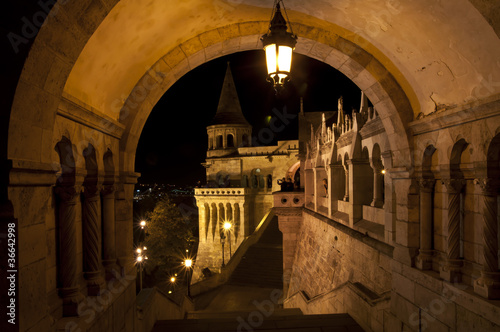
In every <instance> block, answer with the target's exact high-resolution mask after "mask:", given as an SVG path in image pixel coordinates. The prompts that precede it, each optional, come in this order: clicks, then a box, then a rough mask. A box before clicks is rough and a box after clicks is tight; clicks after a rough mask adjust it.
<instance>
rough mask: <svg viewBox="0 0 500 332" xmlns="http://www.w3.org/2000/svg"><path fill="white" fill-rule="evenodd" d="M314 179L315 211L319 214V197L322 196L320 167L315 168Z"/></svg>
mask: <svg viewBox="0 0 500 332" xmlns="http://www.w3.org/2000/svg"><path fill="white" fill-rule="evenodd" d="M313 174H314V175H313V176H314V177H313V179H314V211H316V212H318V206H319V196H320V194H321V188H318V167H314V168H313Z"/></svg>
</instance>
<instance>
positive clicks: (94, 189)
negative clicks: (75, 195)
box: [83, 184, 99, 200]
mask: <svg viewBox="0 0 500 332" xmlns="http://www.w3.org/2000/svg"><path fill="white" fill-rule="evenodd" d="M83 195H84V196H85V199H86V200H96V199H98V198H99V187H98V186H97V185H95V184H91V185H85V186H84V187H83Z"/></svg>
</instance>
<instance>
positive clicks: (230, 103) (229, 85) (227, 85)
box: [210, 62, 250, 126]
mask: <svg viewBox="0 0 500 332" xmlns="http://www.w3.org/2000/svg"><path fill="white" fill-rule="evenodd" d="M221 124H240V125H246V126H250V124H249V123H248V122H247V120H246V119H245V117H244V116H243V112H242V111H241V106H240V100H239V99H238V93H237V92H236V86H235V85H234V80H233V75H232V74H231V69H230V68H229V62H228V63H227V70H226V77H225V78H224V83H223V84H222V91H221V93H220V98H219V106H218V107H217V113H216V114H215V117H214V118H213V120H212V122H211V123H210V125H221Z"/></svg>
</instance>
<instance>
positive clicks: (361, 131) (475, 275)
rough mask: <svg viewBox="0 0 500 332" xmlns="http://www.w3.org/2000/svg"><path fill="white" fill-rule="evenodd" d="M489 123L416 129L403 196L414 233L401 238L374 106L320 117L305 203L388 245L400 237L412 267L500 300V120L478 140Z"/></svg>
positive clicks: (392, 178)
mask: <svg viewBox="0 0 500 332" xmlns="http://www.w3.org/2000/svg"><path fill="white" fill-rule="evenodd" d="M339 114H342V112H341V110H339ZM487 121H488V120H487V119H483V120H482V121H480V122H479V123H476V124H473V125H472V126H469V127H468V129H469V130H468V131H467V132H466V133H465V132H463V131H460V130H457V128H454V127H453V126H445V128H442V132H441V133H440V134H438V135H437V134H433V133H431V132H429V131H427V130H425V131H423V132H418V131H417V130H416V132H417V133H418V135H415V142H416V144H417V147H418V148H417V149H415V151H414V156H415V158H414V160H415V163H416V164H415V167H414V170H413V172H412V174H413V179H412V180H411V181H410V182H409V183H408V185H409V191H408V196H407V199H405V207H407V208H408V226H409V228H408V232H409V234H411V236H408V238H406V239H403V238H401V237H400V236H398V234H397V232H396V228H397V227H398V226H397V225H398V224H399V223H401V222H400V221H399V220H398V217H397V215H398V213H397V209H399V208H400V207H399V206H400V204H399V203H398V198H397V197H396V195H397V193H398V192H399V191H400V189H399V188H398V187H397V186H396V182H397V181H398V177H399V176H400V175H399V174H398V173H399V170H398V169H397V168H394V167H393V166H392V164H393V161H392V158H393V153H392V152H391V150H390V146H389V145H388V144H387V137H386V134H385V130H384V128H383V127H382V126H380V122H379V120H378V115H377V112H376V110H373V109H370V108H368V109H365V110H363V109H361V111H360V112H359V113H354V114H353V115H352V118H350V117H349V116H347V115H346V116H345V117H342V115H341V116H339V117H338V118H337V121H336V122H335V123H333V125H330V126H328V125H327V123H328V121H327V120H326V121H325V118H324V116H323V122H322V124H321V125H320V126H319V127H318V128H314V130H313V128H311V131H312V135H311V140H310V141H309V143H308V154H307V159H306V161H305V177H306V186H305V201H306V204H305V206H306V207H307V208H309V209H310V210H313V211H316V212H318V213H320V214H323V215H325V216H328V217H329V218H332V219H333V220H336V221H338V222H340V223H343V224H345V225H348V226H349V227H351V228H353V229H356V230H358V231H361V232H362V233H366V234H369V235H370V236H371V237H373V238H377V239H379V240H381V241H384V242H385V243H389V244H392V245H394V246H396V247H397V246H398V245H399V244H401V243H405V244H406V245H407V246H408V247H413V248H414V250H415V252H416V253H418V255H416V256H414V264H415V266H416V267H417V268H418V269H420V270H433V271H435V272H437V273H439V275H440V277H441V278H442V279H443V280H446V281H448V282H452V283H465V284H467V285H469V286H471V287H473V289H474V291H475V292H476V293H477V294H479V295H480V296H483V297H485V298H492V299H493V298H498V297H500V293H499V292H498V290H497V289H498V288H497V286H499V285H498V284H497V283H496V280H497V278H498V277H500V272H499V268H500V265H499V263H500V256H499V249H500V246H499V245H500V229H499V227H498V225H499V223H500V216H499V214H498V209H499V208H498V206H499V204H500V199H499V197H500V195H499V191H500V182H499V179H500V126H497V127H496V128H495V127H493V128H492V129H493V133H496V134H494V135H493V136H492V137H491V138H488V139H487V140H486V142H484V141H482V140H478V137H477V136H476V135H477V134H478V133H479V132H480V131H481V129H480V128H481V126H487V124H486V123H487ZM416 128H417V127H416V126H415V127H414V129H416ZM452 137H455V139H452ZM478 225H482V227H478ZM492 285H496V286H492Z"/></svg>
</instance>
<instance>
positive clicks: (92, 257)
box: [82, 185, 103, 296]
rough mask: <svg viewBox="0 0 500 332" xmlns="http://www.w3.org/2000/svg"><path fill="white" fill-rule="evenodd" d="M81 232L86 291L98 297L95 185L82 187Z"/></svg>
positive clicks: (98, 236)
mask: <svg viewBox="0 0 500 332" xmlns="http://www.w3.org/2000/svg"><path fill="white" fill-rule="evenodd" d="M84 188H85V189H84V191H83V194H84V198H85V199H84V201H83V209H82V210H83V215H82V230H83V271H84V275H85V279H87V290H88V294H89V295H91V296H96V295H99V292H100V291H101V286H102V284H103V281H102V278H101V213H100V209H99V199H100V197H99V190H98V188H97V186H95V185H86V186H85V187H84Z"/></svg>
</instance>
